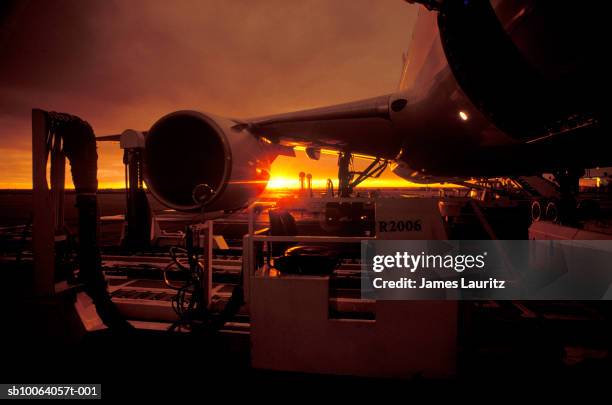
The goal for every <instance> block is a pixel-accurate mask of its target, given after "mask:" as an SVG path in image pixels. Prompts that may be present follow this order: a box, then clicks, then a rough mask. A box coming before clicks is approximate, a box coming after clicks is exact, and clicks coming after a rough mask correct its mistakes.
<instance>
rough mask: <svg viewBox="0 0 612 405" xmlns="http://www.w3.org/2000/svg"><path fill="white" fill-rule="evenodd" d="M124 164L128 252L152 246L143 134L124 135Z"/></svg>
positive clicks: (124, 241) (124, 240)
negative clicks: (144, 169)
mask: <svg viewBox="0 0 612 405" xmlns="http://www.w3.org/2000/svg"><path fill="white" fill-rule="evenodd" d="M121 148H122V149H123V164H124V165H125V195H126V210H125V221H124V228H123V233H122V235H121V236H122V237H121V246H122V248H124V249H127V250H142V249H146V248H147V247H149V246H150V244H151V208H150V206H149V200H148V199H147V194H146V191H145V189H144V178H143V160H142V159H143V152H144V135H143V134H142V133H140V132H138V131H133V130H127V131H124V132H123V134H121Z"/></svg>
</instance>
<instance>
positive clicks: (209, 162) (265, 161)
mask: <svg viewBox="0 0 612 405" xmlns="http://www.w3.org/2000/svg"><path fill="white" fill-rule="evenodd" d="M233 124H234V123H233V122H232V121H231V120H228V119H225V118H217V117H213V116H209V115H205V114H203V113H200V112H197V111H177V112H174V113H171V114H168V115H166V116H164V117H162V118H161V119H159V120H158V121H157V122H156V123H155V124H153V126H152V127H151V129H150V130H149V132H148V134H147V135H146V137H145V152H144V178H145V181H146V183H147V186H148V188H149V190H150V191H151V193H152V194H153V196H155V197H156V198H157V199H158V200H159V201H160V202H161V203H162V204H164V205H166V206H168V207H170V208H174V209H176V210H180V211H197V210H203V211H205V212H211V211H228V210H235V209H238V208H242V207H244V206H246V205H248V204H249V203H250V202H251V201H252V200H253V199H254V198H256V197H257V196H258V195H259V194H260V193H261V192H262V191H263V190H264V189H265V187H266V184H267V180H268V178H269V169H270V163H271V162H270V159H269V158H268V156H267V153H266V152H267V151H266V150H265V146H264V145H263V143H262V142H261V141H260V140H259V139H258V138H257V137H255V136H254V135H252V134H250V133H248V132H247V131H244V130H235V129H232V126H233Z"/></svg>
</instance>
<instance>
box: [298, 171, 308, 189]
mask: <svg viewBox="0 0 612 405" xmlns="http://www.w3.org/2000/svg"><path fill="white" fill-rule="evenodd" d="M298 177H299V178H300V192H304V177H306V173H304V172H300V174H298Z"/></svg>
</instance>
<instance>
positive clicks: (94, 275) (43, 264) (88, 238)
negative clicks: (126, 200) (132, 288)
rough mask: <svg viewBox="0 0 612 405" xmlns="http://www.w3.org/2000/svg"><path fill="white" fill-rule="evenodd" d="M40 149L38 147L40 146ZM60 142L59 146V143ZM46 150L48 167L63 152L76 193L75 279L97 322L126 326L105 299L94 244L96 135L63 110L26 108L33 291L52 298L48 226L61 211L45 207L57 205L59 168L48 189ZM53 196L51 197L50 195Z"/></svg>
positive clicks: (60, 180) (59, 162) (51, 244)
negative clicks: (29, 127) (28, 116)
mask: <svg viewBox="0 0 612 405" xmlns="http://www.w3.org/2000/svg"><path fill="white" fill-rule="evenodd" d="M45 144H46V147H45V148H44V149H42V150H41V146H43V145H45ZM60 145H61V147H60ZM49 153H50V154H51V161H52V165H63V164H64V159H63V156H66V157H67V158H68V160H69V162H70V167H71V172H72V181H73V183H74V187H75V191H76V207H77V210H78V228H79V232H78V264H79V281H80V282H82V283H83V288H84V290H85V292H86V293H87V294H88V295H89V296H90V297H91V299H92V300H93V302H94V304H95V307H96V310H97V313H98V315H99V316H100V318H101V319H102V321H103V322H104V323H105V324H106V325H107V326H108V327H111V328H118V329H130V328H131V326H130V324H129V323H128V322H127V321H126V320H125V318H124V317H123V316H121V314H120V313H119V311H118V310H117V308H116V307H115V305H114V304H113V302H112V301H111V299H110V295H109V294H108V291H107V289H106V281H105V279H104V275H103V274H102V268H101V257H100V249H99V244H98V234H99V227H98V215H99V214H98V200H97V196H96V193H97V191H98V179H97V170H98V167H97V162H98V154H97V151H96V138H95V135H94V132H93V130H92V128H91V126H90V125H89V124H88V123H87V122H85V121H83V120H82V119H80V118H78V117H76V116H73V115H69V114H64V113H56V112H47V111H43V110H36V109H35V110H32V163H33V182H32V183H33V190H32V195H33V200H34V201H33V231H32V238H33V254H34V266H35V290H36V291H37V293H38V294H41V295H46V296H54V295H56V293H55V285H54V282H55V280H54V275H55V271H56V270H55V265H54V262H53V260H49V258H53V255H54V252H55V246H54V244H55V243H54V238H53V234H54V230H55V225H56V222H57V221H58V219H59V218H63V215H56V216H55V217H51V220H50V221H49V218H47V219H46V220H45V217H49V210H52V211H53V210H58V209H63V197H64V193H63V188H64V181H63V180H64V171H63V170H58V167H55V168H53V169H52V170H51V185H52V189H51V190H49V188H48V184H47V181H46V162H47V160H48V158H49ZM50 196H53V197H54V198H50Z"/></svg>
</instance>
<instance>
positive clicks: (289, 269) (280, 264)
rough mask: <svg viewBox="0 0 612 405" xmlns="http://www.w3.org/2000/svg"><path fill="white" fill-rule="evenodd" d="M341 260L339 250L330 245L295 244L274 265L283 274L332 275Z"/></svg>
mask: <svg viewBox="0 0 612 405" xmlns="http://www.w3.org/2000/svg"><path fill="white" fill-rule="evenodd" d="M339 261H340V255H339V252H338V250H337V249H334V248H331V247H329V246H312V245H308V246H294V247H291V248H289V249H287V250H286V251H285V252H284V254H283V255H282V256H280V257H277V258H275V259H274V267H275V268H276V269H277V270H279V271H280V272H281V273H283V274H301V275H330V274H332V273H333V271H334V270H335V269H336V267H337V266H338V263H339Z"/></svg>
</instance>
